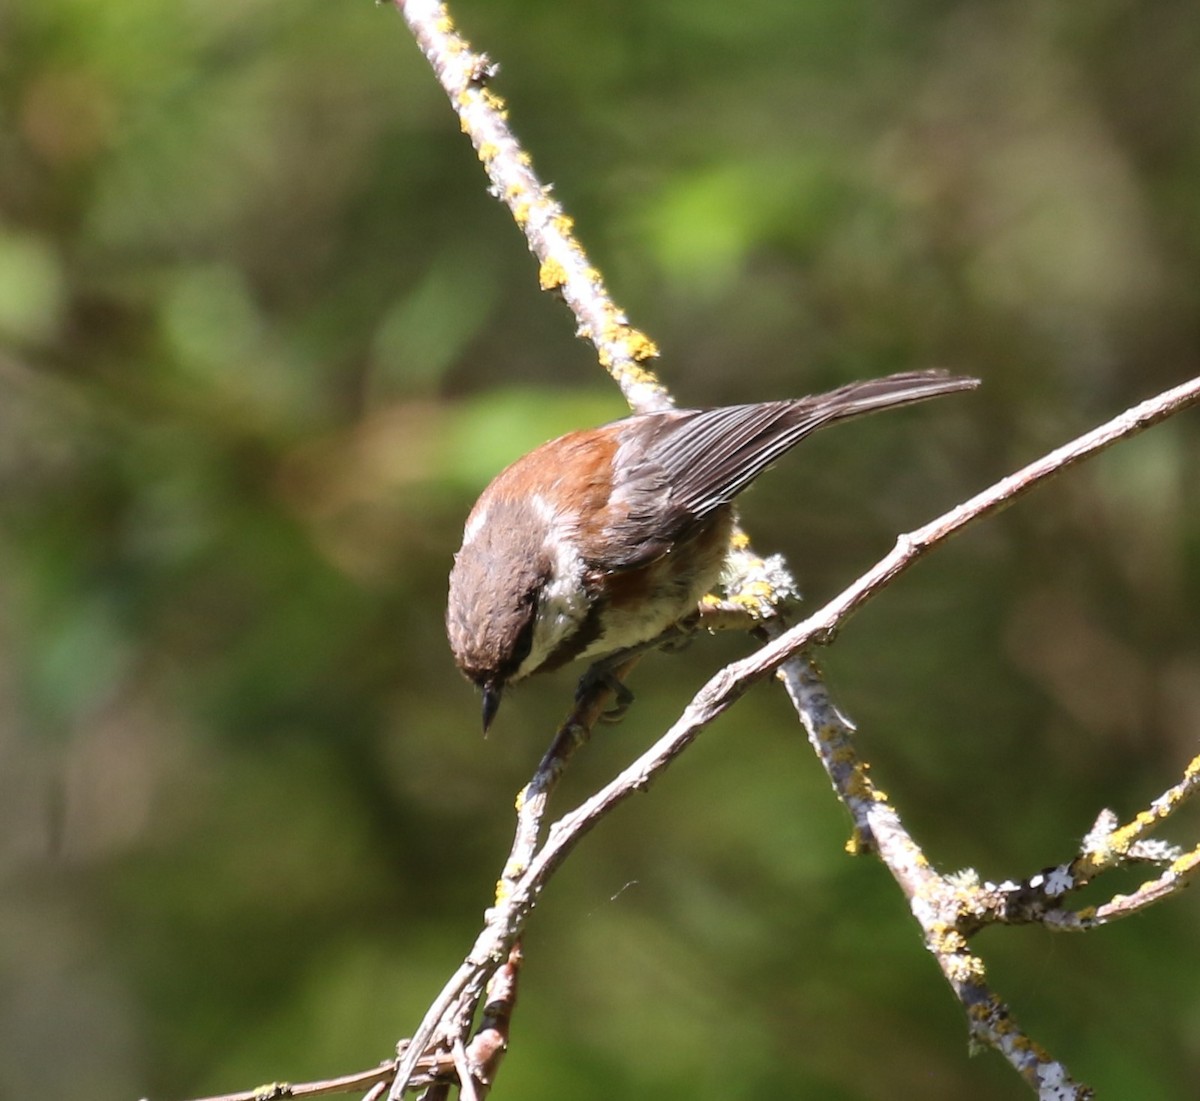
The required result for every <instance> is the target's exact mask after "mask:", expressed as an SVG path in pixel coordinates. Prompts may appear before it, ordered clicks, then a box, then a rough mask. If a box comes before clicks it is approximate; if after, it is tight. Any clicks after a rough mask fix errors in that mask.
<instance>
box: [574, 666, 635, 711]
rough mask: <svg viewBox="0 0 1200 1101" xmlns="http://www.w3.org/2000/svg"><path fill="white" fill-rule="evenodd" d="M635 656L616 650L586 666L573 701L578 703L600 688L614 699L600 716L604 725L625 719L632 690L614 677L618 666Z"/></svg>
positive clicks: (631, 700)
mask: <svg viewBox="0 0 1200 1101" xmlns="http://www.w3.org/2000/svg"><path fill="white" fill-rule="evenodd" d="M631 656H636V655H634V654H633V653H632V651H631V650H618V651H617V652H616V653H615V654H609V655H608V656H607V657H604V658H601V659H600V660H599V661H595V662H593V663H592V664H591V665H590V666H588V671H587V672H586V673H584V674H583V676H582V677H580V678H579V686H578V687H577V688H576V689H575V700H576V702H579V701H580V700H583V699H585V698H586V697H587V696H590V695H591V694H592V693H593V692H596V691H598V690H599V689H601V688H607V689H608V690H609V691H610V692H612V694H613V696H614V697H615V702H614V703H613V706H612V707H610V708H608V710H606V711H604V712H602V713H601V715H600V721H601V722H604V723H617V722H620V721H621V720H622V719H623V718H624V717H625V712H626V711H628V710H629V705H630V704H631V703H633V690H632V689H631V688H629V687H628V686H627V685H626V684H625V682H624V681H623V680H621V679H620V678H619V677H618V676H617V675H616V669H617V667H618V666H619V665H622V664H623V663H624V662H626V661H628V660H629V658H630V657H631Z"/></svg>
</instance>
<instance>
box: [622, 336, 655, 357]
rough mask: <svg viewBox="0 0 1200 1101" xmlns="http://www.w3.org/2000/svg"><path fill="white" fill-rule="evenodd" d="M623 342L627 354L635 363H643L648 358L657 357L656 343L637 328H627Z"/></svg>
mask: <svg viewBox="0 0 1200 1101" xmlns="http://www.w3.org/2000/svg"><path fill="white" fill-rule="evenodd" d="M625 343H626V344H627V345H628V347H629V354H630V356H632V357H633V359H634V360H635V361H636V362H637V363H645V362H646V360H648V359H657V358H658V345H657V344H655V343H654V341H653V340H651V339H650V338H649V337H648V336H647V335H646V334H645V333H643V332H641V331H640V330H639V329H629V330H627V331H626V334H625Z"/></svg>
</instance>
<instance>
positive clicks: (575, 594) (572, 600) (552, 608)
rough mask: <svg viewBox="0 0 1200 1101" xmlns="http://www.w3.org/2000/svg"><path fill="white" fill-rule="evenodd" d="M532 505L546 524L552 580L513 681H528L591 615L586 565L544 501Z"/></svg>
mask: <svg viewBox="0 0 1200 1101" xmlns="http://www.w3.org/2000/svg"><path fill="white" fill-rule="evenodd" d="M533 503H534V507H535V508H536V509H537V511H538V514H539V516H540V517H542V518H543V519H545V520H546V527H547V531H546V549H547V550H548V551H549V552H550V555H551V568H550V577H549V579H548V580H547V581H546V584H545V585H544V586H543V587H542V595H541V599H540V600H539V601H538V607H537V613H536V614H535V616H534V620H533V645H532V646H530V648H529V655H528V656H527V657H526V658H525V660H524V661H523V662H521V666H520V668H519V669H518V670H517V673H516V676H514V677H513V680H519V679H520V678H521V677H527V676H528V675H529V674H530V673H532V672H534V671H535V670H536V669H538V668H539V667H540V666H541V665H542V664H543V663H544V662H545V661H546V659H547V658H549V657H550V655H551V654H553V653H554V651H555V650H557V649H558V647H559V646H560V645H561V643H562V642H563V640H564V639H566V638H569V637H570V636H571V635H573V634H574V633H575V632H576V631H578V630H579V628H580V627H582V626H583V621H584V620H585V619H587V614H588V598H587V592H586V591H585V589H584V586H583V575H584V562H583V558H582V557H581V556H580V554H579V552H578V551H577V550H576V549H575V541H574V539H573V538H572V537H571V535H570V533H569V530H568V529H567V526H566V525H565V524H564V523H563V522H562V521H561V519H559V518H558V517H557V516H556V514H555V513H554V510H553V509H552V508H551V507H550V506H549V505H548V504H547V503H546V501H545V500H544V499H543V498H541V497H535V498H534V502H533Z"/></svg>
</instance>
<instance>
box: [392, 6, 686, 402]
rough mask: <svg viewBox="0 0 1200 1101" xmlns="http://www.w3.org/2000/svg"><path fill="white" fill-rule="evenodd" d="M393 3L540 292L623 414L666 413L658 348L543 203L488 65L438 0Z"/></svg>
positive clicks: (568, 224) (563, 220)
mask: <svg viewBox="0 0 1200 1101" xmlns="http://www.w3.org/2000/svg"><path fill="white" fill-rule="evenodd" d="M395 2H396V5H397V7H398V8H399V9H400V13H401V15H403V16H404V20H405V22H406V23H408V26H409V29H410V30H411V31H412V34H413V37H414V38H415V39H416V40H417V44H418V45H419V46H420V47H421V50H422V52H423V53H424V54H425V57H426V59H427V60H428V61H429V64H430V65H431V66H432V68H433V71H434V73H435V74H436V75H437V78H438V81H439V82H440V83H441V85H442V87H443V88H444V89H445V91H446V95H447V96H448V97H449V99H450V104H451V106H452V107H453V108H454V110H455V111H456V112H457V114H458V118H459V122H460V123H461V125H462V129H463V132H464V133H465V134H466V135H467V137H469V138H470V139H471V144H472V145H473V146H474V147H475V152H476V154H477V155H478V157H479V161H480V163H481V164H482V165H483V168H484V171H486V172H487V175H488V179H489V180H490V181H491V192H492V194H493V195H494V196H495V197H496V198H497V199H499V200H500V201H501V202H503V203H504V204H505V206H507V207H508V209H509V211H510V212H511V213H512V217H513V221H515V222H516V224H517V227H518V228H519V229H520V230H521V232H522V233H524V234H525V239H526V240H527V241H528V242H529V248H530V251H531V252H532V253H533V254H534V256H536V257H537V260H538V265H539V266H538V282H539V284H540V285H541V288H542V289H543V290H547V291H554V292H556V293H558V294H560V295H561V296H562V299H563V301H564V302H566V304H567V305H568V306H569V307H570V309H571V312H572V313H573V314H574V315H575V318H576V321H577V326H576V332H577V333H578V335H579V336H580V337H582V338H583V339H585V340H590V341H591V342H592V344H593V345H594V346H595V348H596V353H597V355H598V356H599V358H600V363H601V365H602V366H603V367H604V368H605V370H607V371H608V373H609V374H610V375H611V376H612V377H613V379H614V381H615V382H616V383H617V385H618V386H619V387H620V388H621V393H622V394H623V395H624V396H625V400H626V401H627V402H628V403H629V407H630V408H631V409H633V410H635V411H636V412H639V413H648V412H651V411H654V410H657V409H666V408H669V407H670V406H671V405H672V404H673V402H672V400H671V396H670V394H669V393H668V392H667V390H666V388H665V387H664V386H663V385H662V383H661V382H660V381H659V380H658V378H657V376H656V375H655V374H654V373H653V371H651V370H650V369H649V368H648V366H647V364H649V363H650V362H651V361H652V360H654V359H655V358H656V357H657V356H658V349H657V348H656V347H655V345H654V342H653V341H652V340H651V339H650V338H649V337H648V336H646V335H645V333H642V332H639V331H638V330H637V329H635V328H633V327H632V326H631V325H630V324H629V320H628V318H627V317H626V316H625V313H624V311H622V310H621V309H619V308H618V307H617V305H616V304H615V303H614V302H613V300H612V298H611V297H610V295H609V293H608V290H607V289H606V288H605V286H604V280H603V279H602V278H601V276H600V273H599V272H598V271H597V270H596V269H595V268H594V267H592V265H591V263H589V261H588V258H587V255H586V254H585V253H584V251H583V248H582V247H581V246H580V244H579V242H578V241H577V240H576V238H575V233H574V223H573V222H572V220H571V218H570V217H568V216H567V214H566V212H565V211H564V210H563V208H562V206H561V205H560V204H559V203H558V202H557V201H556V200H554V199H553V198H551V196H550V188H549V187H548V186H547V185H546V184H544V183H542V181H541V180H540V179H539V178H538V176H537V173H536V172H534V169H533V160H532V158H531V157H530V156H529V154H528V153H527V152H526V151H525V150H524V149H523V148H522V147H521V144H520V143H519V142H518V141H517V139H516V136H515V135H514V134H513V132H512V129H511V128H510V127H509V125H508V111H507V109H506V107H505V104H504V100H503V99H501V98H500V96H498V95H497V94H496V93H495V92H494V91H492V90H491V88H489V87H488V83H489V81H490V80H491V79H492V77H493V76H494V75H495V74H496V72H497V68H498V67H497V66H496V64H495V63H494V62H492V61H491V59H490V58H488V56H487V55H486V54H482V53H477V52H476V51H475V50H473V49H472V48H471V45H470V43H469V42H468V41H467V40H466V39H465V38H464V37H463V36H462V35H461V34H460V33H459V32H458V30H457V28H456V27H455V25H454V21H453V20H452V19H451V17H450V13H449V11H448V10H447V8H446V5H445V4H443V3H440V2H439V0H395Z"/></svg>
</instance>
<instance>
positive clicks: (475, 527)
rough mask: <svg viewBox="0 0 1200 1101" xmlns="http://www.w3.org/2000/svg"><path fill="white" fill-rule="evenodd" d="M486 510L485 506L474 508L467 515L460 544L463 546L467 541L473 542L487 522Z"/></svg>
mask: <svg viewBox="0 0 1200 1101" xmlns="http://www.w3.org/2000/svg"><path fill="white" fill-rule="evenodd" d="M487 518H488V510H487V509H486V508H480V509H476V510H475V511H474V512H472V513H471V515H470V516H468V517H467V526H466V527H465V528H464V529H463V541H462V545H463V546H464V547H465V546H466V545H467V544H468V543H473V542H474V541H475V539H476V537H477V536H478V535H479V533H480V532H481V531H483V525H484V524H486V523H487Z"/></svg>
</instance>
